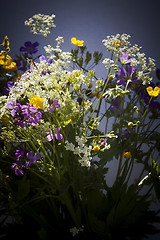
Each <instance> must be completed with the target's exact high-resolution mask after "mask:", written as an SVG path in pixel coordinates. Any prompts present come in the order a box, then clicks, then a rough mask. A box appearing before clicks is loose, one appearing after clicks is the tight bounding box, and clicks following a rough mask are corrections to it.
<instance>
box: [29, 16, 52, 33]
mask: <svg viewBox="0 0 160 240" xmlns="http://www.w3.org/2000/svg"><path fill="white" fill-rule="evenodd" d="M54 18H55V15H54V14H52V15H45V14H40V13H39V14H35V15H33V17H32V18H29V19H28V20H26V21H25V25H26V26H29V27H30V30H31V32H32V33H33V34H41V35H43V36H44V37H47V35H48V34H49V33H50V29H52V28H53V27H56V25H55V24H54Z"/></svg>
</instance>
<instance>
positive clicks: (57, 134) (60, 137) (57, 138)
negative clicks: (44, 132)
mask: <svg viewBox="0 0 160 240" xmlns="http://www.w3.org/2000/svg"><path fill="white" fill-rule="evenodd" d="M60 130H61V129H60V128H59V127H57V128H56V132H57V133H55V134H54V137H55V139H56V140H62V139H63V135H62V134H61V133H59V132H60Z"/></svg>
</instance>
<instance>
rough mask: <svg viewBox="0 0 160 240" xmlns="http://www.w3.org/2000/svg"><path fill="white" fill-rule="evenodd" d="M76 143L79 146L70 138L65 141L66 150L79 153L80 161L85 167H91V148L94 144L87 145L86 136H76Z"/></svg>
mask: <svg viewBox="0 0 160 240" xmlns="http://www.w3.org/2000/svg"><path fill="white" fill-rule="evenodd" d="M75 140H76V143H77V144H78V146H77V147H76V146H75V145H74V144H73V143H70V142H68V140H66V141H65V148H66V150H69V151H71V152H73V153H74V154H75V155H78V157H79V160H78V161H79V163H80V164H81V166H83V167H90V166H91V160H92V157H91V150H92V146H86V145H85V143H86V141H87V140H86V138H85V137H79V136H76V138H75Z"/></svg>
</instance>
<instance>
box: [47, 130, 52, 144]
mask: <svg viewBox="0 0 160 240" xmlns="http://www.w3.org/2000/svg"><path fill="white" fill-rule="evenodd" d="M47 134H48V135H47V136H46V138H47V140H48V141H49V142H51V141H52V140H53V134H52V130H49V131H48V132H47Z"/></svg>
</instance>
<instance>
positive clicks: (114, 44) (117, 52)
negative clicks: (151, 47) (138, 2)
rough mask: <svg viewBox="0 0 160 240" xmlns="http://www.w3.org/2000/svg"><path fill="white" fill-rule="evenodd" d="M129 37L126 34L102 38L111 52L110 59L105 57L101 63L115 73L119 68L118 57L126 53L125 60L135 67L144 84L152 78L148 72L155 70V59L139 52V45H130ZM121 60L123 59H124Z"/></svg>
mask: <svg viewBox="0 0 160 240" xmlns="http://www.w3.org/2000/svg"><path fill="white" fill-rule="evenodd" d="M129 38H130V35H127V34H122V35H120V34H117V35H115V36H114V35H111V36H107V38H106V39H104V40H103V43H104V46H105V47H106V48H107V50H108V51H110V52H111V53H112V59H109V58H105V59H104V60H103V64H104V65H105V67H106V69H111V70H112V73H113V71H114V73H115V74H116V72H117V71H118V68H120V67H119V66H118V59H119V58H120V57H121V56H122V55H123V54H128V59H126V61H128V60H129V63H130V66H133V67H136V69H137V77H138V79H141V81H142V84H143V85H145V84H147V83H149V82H150V81H151V80H152V77H151V76H150V74H151V72H153V71H154V70H155V60H154V59H152V58H150V57H149V58H148V59H147V58H146V56H145V54H144V53H141V52H140V49H141V47H139V46H138V45H137V44H135V45H132V44H131V43H130V42H129V41H128V39H129ZM114 58H115V59H114ZM123 61H125V59H124V60H123ZM123 64H125V63H123Z"/></svg>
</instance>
